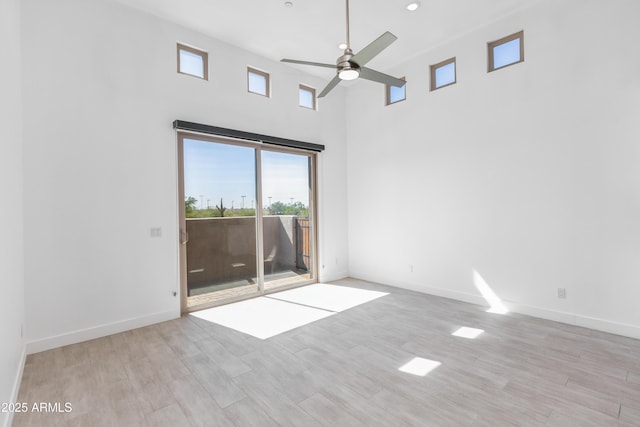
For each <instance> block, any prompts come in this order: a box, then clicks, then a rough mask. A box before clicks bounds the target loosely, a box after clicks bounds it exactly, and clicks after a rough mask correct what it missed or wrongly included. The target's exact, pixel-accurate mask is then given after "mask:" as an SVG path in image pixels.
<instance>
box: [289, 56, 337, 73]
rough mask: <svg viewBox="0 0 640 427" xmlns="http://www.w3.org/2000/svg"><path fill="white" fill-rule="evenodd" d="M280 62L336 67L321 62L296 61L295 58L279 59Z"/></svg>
mask: <svg viewBox="0 0 640 427" xmlns="http://www.w3.org/2000/svg"><path fill="white" fill-rule="evenodd" d="M280 62H289V63H291V64H302V65H313V66H315V67H325V68H333V69H334V70H335V69H336V68H337V66H336V65H334V64H323V63H321V62H309V61H298V60H297V59H286V58H285V59H281V60H280Z"/></svg>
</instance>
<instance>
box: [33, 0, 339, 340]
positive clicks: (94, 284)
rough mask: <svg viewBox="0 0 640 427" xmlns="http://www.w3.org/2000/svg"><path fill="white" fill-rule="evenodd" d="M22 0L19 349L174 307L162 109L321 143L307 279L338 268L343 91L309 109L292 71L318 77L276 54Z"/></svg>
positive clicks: (109, 328)
mask: <svg viewBox="0 0 640 427" xmlns="http://www.w3.org/2000/svg"><path fill="white" fill-rule="evenodd" d="M23 3H24V7H23V48H24V50H23V54H24V73H23V75H24V81H25V84H24V106H25V109H24V121H25V133H24V138H25V165H26V166H25V182H24V188H25V255H26V257H25V260H26V261H25V262H26V275H25V280H26V300H27V302H28V304H27V310H26V316H27V317H26V318H27V325H28V340H29V341H30V343H29V346H28V349H29V351H39V350H43V349H45V348H50V347H53V346H57V345H61V344H66V343H70V342H75V341H78V340H80V339H86V338H93V337H96V336H99V335H102V334H108V333H112V332H116V331H118V330H122V329H127V328H130V327H134V326H137V325H143V324H148V323H151V322H155V321H158V320H163V319H168V318H172V317H175V316H178V315H179V301H178V298H174V296H173V295H172V292H173V291H174V290H177V289H178V239H177V234H178V231H177V225H178V214H177V206H178V201H177V183H176V180H177V171H176V163H177V156H176V142H175V134H174V131H173V129H172V127H171V124H172V122H173V120H175V119H180V120H187V121H194V122H200V123H205V124H212V125H215V126H221V127H228V128H234V129H240V130H246V131H251V132H258V133H263V134H268V135H276V136H280V137H285V138H292V139H300V140H303V141H309V142H314V143H320V144H325V145H326V147H327V150H326V152H325V153H324V154H322V156H321V174H320V182H319V186H320V192H321V203H322V206H323V208H322V210H321V212H320V224H321V226H322V232H321V236H320V237H321V240H320V256H321V261H320V262H321V264H324V265H325V268H324V269H323V270H322V275H321V279H322V278H332V277H334V276H335V277H340V276H344V275H345V274H346V272H347V266H346V259H347V251H346V247H347V245H346V216H345V214H344V209H345V206H346V188H345V186H344V184H343V181H342V179H343V178H344V176H345V175H346V171H345V165H346V160H345V157H346V156H345V153H346V148H345V128H344V123H343V122H344V98H343V93H342V91H341V90H338V91H337V92H336V93H335V94H332V96H331V97H327V98H325V100H323V102H322V103H321V104H320V110H319V111H318V112H313V111H309V110H306V109H303V108H300V107H298V104H297V93H298V83H305V84H309V85H312V86H315V87H317V88H321V87H322V85H323V84H324V83H325V82H324V80H322V79H318V78H315V77H311V76H308V75H305V74H302V73H299V72H297V71H295V70H293V69H292V68H290V67H287V66H285V65H284V64H280V63H277V62H272V61H269V60H266V59H264V58H262V57H259V56H256V55H254V54H251V53H248V52H245V51H241V50H239V49H237V48H234V47H233V46H230V45H228V44H225V43H222V42H220V41H216V40H213V39H210V38H208V37H205V36H203V35H201V34H198V33H195V32H192V31H189V30H187V29H185V28H182V27H180V26H177V25H175V24H172V23H169V22H166V21H163V20H161V19H159V18H156V17H154V16H151V15H147V14H144V13H141V12H138V11H136V10H133V9H129V8H127V7H126V6H122V5H120V4H114V3H112V2H108V1H104V0H98V1H92V2H85V1H82V0H60V1H56V2H50V1H47V0H26V1H24V2H23ZM176 42H183V43H187V44H191V45H195V46H197V47H200V48H201V49H204V50H206V51H208V52H209V59H210V70H209V71H210V73H209V76H210V81H208V82H205V81H202V80H199V79H196V78H193V77H189V76H185V75H179V74H177V73H176V71H175V69H176V63H175V61H176V53H175V49H176ZM247 65H251V66H254V67H258V68H261V69H265V70H267V71H269V72H271V76H272V98H270V99H267V98H264V97H261V96H257V95H253V94H249V93H247V91H246V74H245V73H246V66H247ZM151 227H162V233H163V234H162V238H160V239H158V238H154V239H152V238H150V228H151ZM327 257H328V258H330V259H331V260H333V261H332V263H326V262H324V259H325V258H327ZM335 258H337V259H338V263H337V264H336V263H335ZM87 277H91V278H92V279H91V280H87V279H86V278H87Z"/></svg>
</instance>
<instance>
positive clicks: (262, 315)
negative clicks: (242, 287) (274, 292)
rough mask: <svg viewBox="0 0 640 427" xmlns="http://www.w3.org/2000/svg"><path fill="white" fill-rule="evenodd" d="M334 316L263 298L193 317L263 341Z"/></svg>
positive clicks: (226, 306) (322, 311)
mask: <svg viewBox="0 0 640 427" xmlns="http://www.w3.org/2000/svg"><path fill="white" fill-rule="evenodd" d="M334 314H335V313H333V312H331V311H327V310H320V309H317V308H312V307H305V306H302V305H299V304H291V303H288V302H284V301H278V300H275V299H272V298H265V297H260V298H253V299H250V300H246V301H241V302H236V303H233V304H228V305H223V306H220V307H214V308H209V309H206V310H201V311H197V312H194V313H191V314H190V315H191V316H195V317H198V318H200V319H203V320H208V321H209V322H213V323H217V324H218V325H222V326H226V327H228V328H231V329H235V330H236V331H239V332H243V333H245V334H248V335H251V336H254V337H256V338H260V339H263V340H264V339H267V338H270V337H273V336H275V335H278V334H281V333H283V332H287V331H290V330H292V329H295V328H298V327H300V326H303V325H307V324H309V323H312V322H315V321H316V320H320V319H324V318H326V317H329V316H332V315H334Z"/></svg>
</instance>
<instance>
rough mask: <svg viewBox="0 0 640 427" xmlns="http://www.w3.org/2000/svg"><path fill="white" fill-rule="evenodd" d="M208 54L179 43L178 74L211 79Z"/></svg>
mask: <svg viewBox="0 0 640 427" xmlns="http://www.w3.org/2000/svg"><path fill="white" fill-rule="evenodd" d="M208 61H209V60H208V55H207V52H203V51H201V50H198V49H195V48H192V47H189V46H185V45H182V44H180V43H178V73H180V74H187V75H189V76H194V77H198V78H201V79H203V80H208V79H209V73H208V68H209V66H208Z"/></svg>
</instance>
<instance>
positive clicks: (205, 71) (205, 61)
mask: <svg viewBox="0 0 640 427" xmlns="http://www.w3.org/2000/svg"><path fill="white" fill-rule="evenodd" d="M183 50H184V51H186V52H189V53H193V54H194V55H198V56H200V57H201V58H202V77H200V76H198V75H195V74H191V73H185V72H184V71H182V70H180V51H183ZM176 53H177V56H178V61H177V65H178V74H183V75H185V76H191V77H195V78H197V79H200V80H205V81H208V80H209V53H208V52H205V51H204V50H201V49H197V48H195V47H191V46H188V45H186V44H183V43H179V42H178V43H176Z"/></svg>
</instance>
